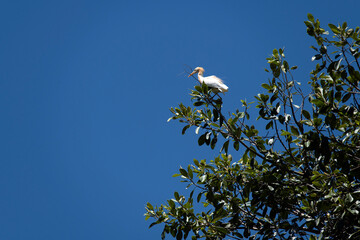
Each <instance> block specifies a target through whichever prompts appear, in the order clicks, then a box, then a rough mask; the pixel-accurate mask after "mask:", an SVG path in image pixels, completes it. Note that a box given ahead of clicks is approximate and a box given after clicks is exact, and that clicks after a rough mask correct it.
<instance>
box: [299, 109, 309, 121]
mask: <svg viewBox="0 0 360 240" xmlns="http://www.w3.org/2000/svg"><path fill="white" fill-rule="evenodd" d="M301 113H302V115H303V116H304V117H305V118H306V119H310V113H309V112H308V111H306V110H305V109H303V110H302V111H301Z"/></svg>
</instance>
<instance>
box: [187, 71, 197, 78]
mask: <svg viewBox="0 0 360 240" xmlns="http://www.w3.org/2000/svg"><path fill="white" fill-rule="evenodd" d="M195 73H196V71H193V72H192V73H190V75H189V76H188V77H190V76H192V75H194V74H195Z"/></svg>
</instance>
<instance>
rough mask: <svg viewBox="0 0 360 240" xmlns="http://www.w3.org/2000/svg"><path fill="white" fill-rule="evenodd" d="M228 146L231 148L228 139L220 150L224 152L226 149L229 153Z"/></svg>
mask: <svg viewBox="0 0 360 240" xmlns="http://www.w3.org/2000/svg"><path fill="white" fill-rule="evenodd" d="M228 148H229V140H227V141H226V142H225V143H224V145H223V146H222V148H221V149H220V152H222V151H223V150H225V153H226V154H227V152H228Z"/></svg>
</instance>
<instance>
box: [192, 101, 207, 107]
mask: <svg viewBox="0 0 360 240" xmlns="http://www.w3.org/2000/svg"><path fill="white" fill-rule="evenodd" d="M204 104H205V103H204V102H201V101H198V102H194V106H195V107H198V106H201V105H204Z"/></svg>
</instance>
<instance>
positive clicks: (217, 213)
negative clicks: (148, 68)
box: [145, 14, 360, 239]
mask: <svg viewBox="0 0 360 240" xmlns="http://www.w3.org/2000/svg"><path fill="white" fill-rule="evenodd" d="M305 24H306V26H307V33H308V35H309V36H311V37H313V38H314V39H315V41H316V45H317V46H316V47H315V46H311V47H312V48H313V49H314V50H315V51H316V55H315V56H314V57H313V59H312V60H313V61H314V63H317V64H316V66H315V67H314V70H313V71H312V72H311V76H310V81H309V86H310V88H308V89H310V93H307V94H305V93H304V91H305V90H304V88H301V86H300V83H299V82H297V81H295V80H294V78H293V75H292V72H293V71H294V70H295V69H296V67H290V66H289V64H288V62H287V61H286V60H285V55H284V52H283V49H278V50H276V49H275V50H274V51H273V54H272V56H271V57H269V58H268V59H267V61H268V63H269V65H270V68H269V70H267V71H268V72H269V74H271V79H270V80H269V82H267V83H264V84H262V87H263V88H264V93H260V94H258V95H257V96H256V97H255V98H256V100H257V105H256V107H257V108H258V109H259V114H258V116H257V119H259V120H261V121H264V122H265V124H263V125H262V126H266V127H265V129H256V128H255V126H254V125H253V124H252V123H254V120H253V119H252V118H250V117H251V116H250V114H249V111H248V109H249V106H250V104H248V103H247V102H245V101H242V103H243V107H244V108H243V109H242V110H241V111H240V110H236V111H235V112H234V113H233V114H232V115H231V116H228V117H227V116H225V115H224V114H223V113H222V111H221V110H222V105H223V102H222V98H221V97H219V95H217V94H216V95H215V94H214V93H213V92H212V90H211V89H208V86H206V85H201V86H196V87H195V90H192V93H191V96H192V99H193V100H194V102H193V104H194V106H195V108H191V107H187V106H184V105H183V104H180V105H179V107H177V108H172V109H171V112H172V114H173V116H172V117H171V119H174V120H175V119H177V120H179V121H180V122H182V123H185V124H186V125H185V127H184V128H183V131H182V133H183V134H184V133H185V131H186V130H187V129H188V128H189V127H195V128H197V129H196V132H197V133H199V132H203V134H200V137H199V139H198V144H199V145H203V144H206V145H208V146H209V147H210V148H212V149H214V148H216V146H217V143H218V144H219V143H221V152H222V153H223V154H221V155H220V156H218V157H217V158H216V159H214V160H212V161H206V160H201V161H198V160H194V163H193V164H192V165H189V166H188V167H187V168H185V169H182V168H181V169H180V173H179V174H175V175H176V176H179V177H181V178H182V180H183V181H185V182H187V183H188V188H189V191H190V190H191V192H189V195H188V196H187V197H185V196H183V195H180V194H179V193H177V192H175V193H174V198H173V199H169V200H167V203H166V204H163V205H161V206H158V207H153V206H152V205H151V204H150V203H148V204H147V208H146V210H147V213H146V214H145V216H146V219H148V218H153V219H155V222H153V223H152V224H151V225H150V226H153V225H156V224H163V225H164V231H163V233H162V238H164V237H165V235H166V234H169V235H171V236H173V237H176V239H182V238H184V239H186V238H187V237H188V236H191V237H192V238H193V239H198V238H205V239H225V238H226V239H243V238H249V239H360V214H359V211H360V187H359V186H360V184H359V183H360V138H359V137H360V135H359V130H360V112H359V111H360V103H359V101H360V99H359V96H360V85H359V81H360V72H359V71H360V65H359V56H360V51H359V45H360V30H359V27H357V28H356V29H352V28H348V27H347V24H346V23H344V24H342V25H339V26H335V25H333V24H329V25H328V26H329V28H330V31H331V34H329V32H327V31H326V30H325V29H323V28H321V27H320V22H319V20H315V19H314V17H313V16H312V15H311V14H309V15H308V21H306V22H305ZM329 35H330V36H329ZM221 138H223V139H224V140H222V139H221ZM218 140H219V141H218ZM230 151H239V152H241V154H242V157H241V159H240V160H238V161H237V160H236V161H235V160H234V159H232V156H231V155H230V154H229V152H230Z"/></svg>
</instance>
